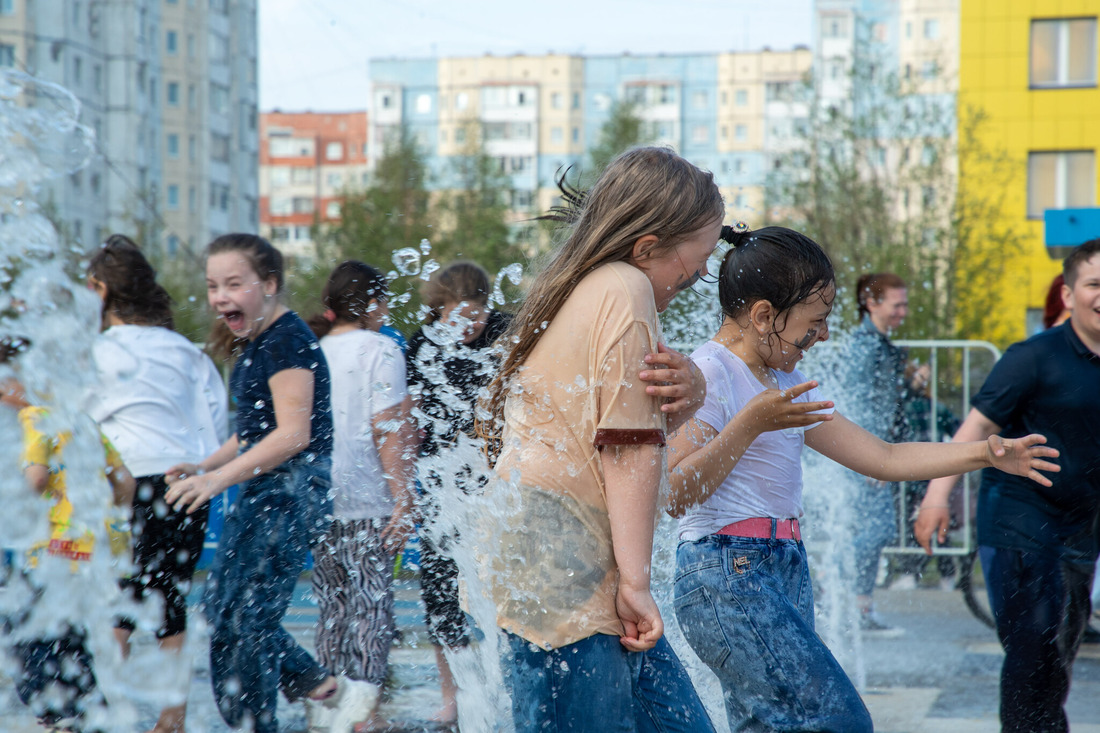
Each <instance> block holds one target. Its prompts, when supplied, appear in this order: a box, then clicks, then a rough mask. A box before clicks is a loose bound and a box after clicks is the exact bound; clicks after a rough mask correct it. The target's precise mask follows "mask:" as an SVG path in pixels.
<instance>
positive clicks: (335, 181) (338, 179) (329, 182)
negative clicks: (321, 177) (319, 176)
mask: <svg viewBox="0 0 1100 733" xmlns="http://www.w3.org/2000/svg"><path fill="white" fill-rule="evenodd" d="M343 183H344V177H343V176H342V175H341V174H339V173H329V174H327V175H326V176H325V185H326V186H328V187H329V188H340V186H341V185H343Z"/></svg>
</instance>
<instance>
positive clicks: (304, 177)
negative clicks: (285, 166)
mask: <svg viewBox="0 0 1100 733" xmlns="http://www.w3.org/2000/svg"><path fill="white" fill-rule="evenodd" d="M290 182H291V183H299V184H311V183H313V169H312V168H300V167H296V168H291V169H290Z"/></svg>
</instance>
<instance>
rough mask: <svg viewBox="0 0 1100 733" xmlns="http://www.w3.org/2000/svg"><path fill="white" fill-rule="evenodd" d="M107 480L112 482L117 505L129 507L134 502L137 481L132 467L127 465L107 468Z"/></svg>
mask: <svg viewBox="0 0 1100 733" xmlns="http://www.w3.org/2000/svg"><path fill="white" fill-rule="evenodd" d="M107 482H108V483H109V484H111V491H112V492H113V493H114V500H115V506H122V507H128V506H130V505H131V504H133V503H134V489H136V488H137V481H135V480H134V475H133V474H132V473H130V469H128V468H126V466H118V467H116V468H109V469H108V470H107Z"/></svg>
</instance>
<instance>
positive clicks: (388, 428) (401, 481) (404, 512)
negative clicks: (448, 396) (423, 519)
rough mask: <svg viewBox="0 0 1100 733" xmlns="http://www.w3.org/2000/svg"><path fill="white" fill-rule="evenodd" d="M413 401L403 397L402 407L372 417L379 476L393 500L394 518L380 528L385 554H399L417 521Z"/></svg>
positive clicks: (400, 405)
mask: <svg viewBox="0 0 1100 733" xmlns="http://www.w3.org/2000/svg"><path fill="white" fill-rule="evenodd" d="M411 407H412V399H411V398H409V397H405V399H404V400H402V402H401V404H399V405H394V406H393V407H391V408H389V409H386V410H383V411H382V412H380V413H378V414H377V415H375V416H374V420H373V423H372V425H373V430H374V444H375V445H376V446H378V460H379V461H380V462H381V464H382V475H383V476H385V477H386V483H387V485H388V486H389V489H390V496H392V497H393V499H394V507H393V515H392V516H391V517H390V521H389V523H388V524H386V526H385V527H384V528H383V529H382V539H383V543H384V545H385V548H386V551H387V552H389V553H390V554H394V553H396V552H398V551H399V550H400V549H401V548H402V546H404V544H405V540H407V539H408V537H409V534H410V533H411V532H412V528H413V524H414V523H415V521H416V518H415V517H414V512H413V507H414V505H415V501H414V500H415V497H414V495H413V474H414V465H415V463H414V459H415V456H416V442H418V441H417V440H416V439H415V437H414V436H415V435H416V428H415V427H414V426H413V424H412V422H413V421H412V417H411V415H410V414H409V413H410V410H411Z"/></svg>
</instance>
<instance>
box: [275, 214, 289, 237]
mask: <svg viewBox="0 0 1100 733" xmlns="http://www.w3.org/2000/svg"><path fill="white" fill-rule="evenodd" d="M272 213H274V212H272ZM289 239H290V227H271V241H272V242H286V241H288V240H289Z"/></svg>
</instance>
